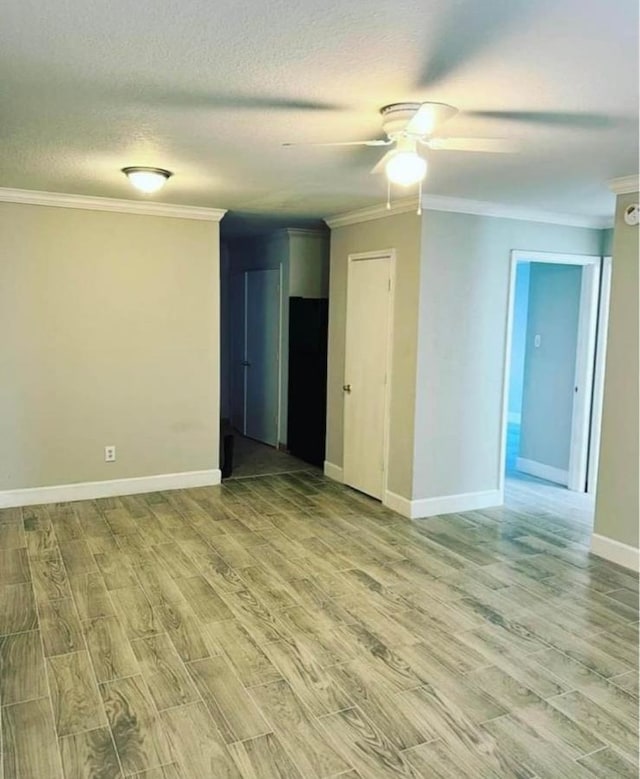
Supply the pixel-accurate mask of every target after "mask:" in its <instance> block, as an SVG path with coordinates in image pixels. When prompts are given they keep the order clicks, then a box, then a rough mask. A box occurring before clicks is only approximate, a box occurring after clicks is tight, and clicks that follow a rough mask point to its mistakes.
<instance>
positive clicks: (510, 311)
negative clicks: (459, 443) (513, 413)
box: [498, 249, 602, 492]
mask: <svg viewBox="0 0 640 779" xmlns="http://www.w3.org/2000/svg"><path fill="white" fill-rule="evenodd" d="M601 259H602V258H601V257H600V256H597V255H591V254H562V253H556V252H533V251H525V250H522V249H514V250H513V251H512V252H511V262H510V268H509V297H508V301H507V314H506V335H505V353H504V370H503V376H502V382H503V383H502V418H501V422H500V438H501V441H502V446H501V449H500V457H499V458H498V469H499V470H498V488H499V490H500V491H502V492H504V484H505V470H506V450H507V426H508V419H509V408H508V406H509V384H510V379H511V345H512V339H513V319H514V308H515V290H516V273H517V268H518V263H519V262H546V263H551V264H553V263H557V264H561V265H581V266H583V268H584V269H585V273H583V288H582V291H581V298H580V317H581V319H580V321H581V322H582V317H583V316H585V318H586V319H588V322H587V321H586V319H585V323H584V324H583V331H584V341H583V342H582V343H583V346H585V345H586V346H588V345H589V344H590V343H591V344H592V346H593V341H592V339H591V334H592V333H593V334H595V326H596V324H597V321H598V320H597V317H598V312H597V305H598V297H597V294H595V295H593V294H592V293H593V291H594V290H593V285H594V284H595V286H596V287H597V284H596V283H595V280H596V274H599V270H600V264H601ZM584 276H587V277H588V279H589V281H588V283H586V285H585V283H584ZM587 293H588V294H587ZM586 298H589V299H588V301H587V300H586ZM587 303H588V304H589V305H588V309H589V310H588V311H587V312H586V313H585V311H584V308H585V306H586V304H587ZM587 314H588V317H587ZM585 328H586V329H585ZM578 346H579V347H580V344H579V345H578ZM592 353H593V352H592ZM576 363H578V360H576ZM589 363H590V369H591V371H593V361H592V360H587V361H586V362H583V363H581V365H582V367H583V370H582V376H583V380H584V381H586V384H579V385H578V386H588V391H587V392H586V393H581V395H580V401H581V403H582V404H583V405H584V409H585V411H584V413H583V411H580V415H582V418H583V419H584V414H586V418H587V428H586V430H587V435H586V437H584V435H583V440H579V438H580V437H579V436H576V437H575V438H574V421H573V419H572V438H571V449H572V452H573V450H574V449H575V447H577V446H579V447H582V448H583V451H582V454H581V457H580V459H579V463H580V465H581V467H582V471H581V473H580V474H577V471H576V472H575V475H574V479H573V480H572V485H573V484H574V483H575V484H581V485H582V486H580V487H575V488H574V487H573V486H572V489H579V490H584V486H585V484H586V478H587V470H586V469H587V459H586V457H587V452H588V446H589V436H588V431H589V424H588V420H589V413H590V408H591V398H590V396H591V391H592V386H593V381H592V380H591V381H590V380H589V379H588V376H587V375H586V374H587V371H588V370H589ZM577 370H578V365H577V364H576V371H577ZM587 396H588V397H587ZM576 406H577V403H575V402H574V412H573V413H574V417H575V416H576V413H577V411H576ZM575 430H576V433H577V432H578V431H579V429H578V427H577V422H576V427H575ZM580 430H581V431H582V433H584V427H582V428H580ZM572 456H574V455H573V454H572ZM534 467H535V466H534ZM526 472H527V473H529V472H530V471H526ZM535 475H538V474H535ZM540 478H544V479H547V478H549V477H548V476H541V477H540ZM550 481H556V478H553V479H550ZM559 483H561V484H562V483H564V484H566V483H567V482H559Z"/></svg>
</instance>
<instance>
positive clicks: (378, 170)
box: [371, 149, 396, 173]
mask: <svg viewBox="0 0 640 779" xmlns="http://www.w3.org/2000/svg"><path fill="white" fill-rule="evenodd" d="M395 153H396V150H395V149H391V151H388V152H387V153H386V154H385V155H384V157H382V159H381V160H379V162H378V163H377V164H376V165H374V166H373V168H371V172H372V173H382V171H383V170H384V169H385V167H386V164H387V162H389V160H390V159H391V158H392V157H393V155H394V154H395Z"/></svg>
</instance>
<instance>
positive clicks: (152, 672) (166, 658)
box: [131, 633, 200, 711]
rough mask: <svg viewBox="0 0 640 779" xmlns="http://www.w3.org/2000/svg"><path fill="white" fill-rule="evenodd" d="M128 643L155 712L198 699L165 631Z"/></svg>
mask: <svg viewBox="0 0 640 779" xmlns="http://www.w3.org/2000/svg"><path fill="white" fill-rule="evenodd" d="M131 646H132V647H133V651H134V653H135V656H136V658H137V659H138V664H139V666H140V670H141V671H142V676H143V677H144V680H145V681H146V683H147V687H148V688H149V692H150V693H151V697H152V698H153V701H154V703H155V705H156V708H157V709H158V711H162V709H168V708H170V707H171V706H181V705H183V704H185V703H194V702H195V701H198V700H200V697H199V695H198V692H197V690H196V688H195V686H194V684H193V682H192V681H191V679H190V677H189V674H188V673H187V670H186V669H185V667H184V664H183V662H182V660H181V659H180V656H179V655H178V653H177V652H176V650H175V647H174V646H173V644H172V643H171V640H170V638H169V636H168V635H167V634H166V633H159V634H158V635H157V636H149V637H148V638H138V639H136V640H135V641H132V642H131Z"/></svg>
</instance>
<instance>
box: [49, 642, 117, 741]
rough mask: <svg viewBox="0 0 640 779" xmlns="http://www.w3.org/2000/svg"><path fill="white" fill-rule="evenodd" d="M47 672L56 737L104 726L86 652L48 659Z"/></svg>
mask: <svg viewBox="0 0 640 779" xmlns="http://www.w3.org/2000/svg"><path fill="white" fill-rule="evenodd" d="M47 672H48V677H49V687H50V689H51V700H52V703H53V713H54V717H55V723H56V732H57V733H58V736H68V735H70V734H72V733H79V732H81V731H83V730H92V729H93V728H97V727H100V726H101V725H106V724H107V723H106V718H105V713H104V708H103V706H102V701H101V700H100V694H99V693H98V688H97V685H96V682H95V677H94V675H93V668H92V666H91V661H90V659H89V654H88V652H87V651H86V650H84V651H81V652H72V653H70V654H67V655H56V656H55V657H49V658H48V659H47Z"/></svg>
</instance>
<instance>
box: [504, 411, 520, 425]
mask: <svg viewBox="0 0 640 779" xmlns="http://www.w3.org/2000/svg"><path fill="white" fill-rule="evenodd" d="M507 422H508V423H509V424H510V425H519V424H520V423H521V422H522V414H520V413H519V412H518V411H510V412H509V413H508V414H507Z"/></svg>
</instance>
